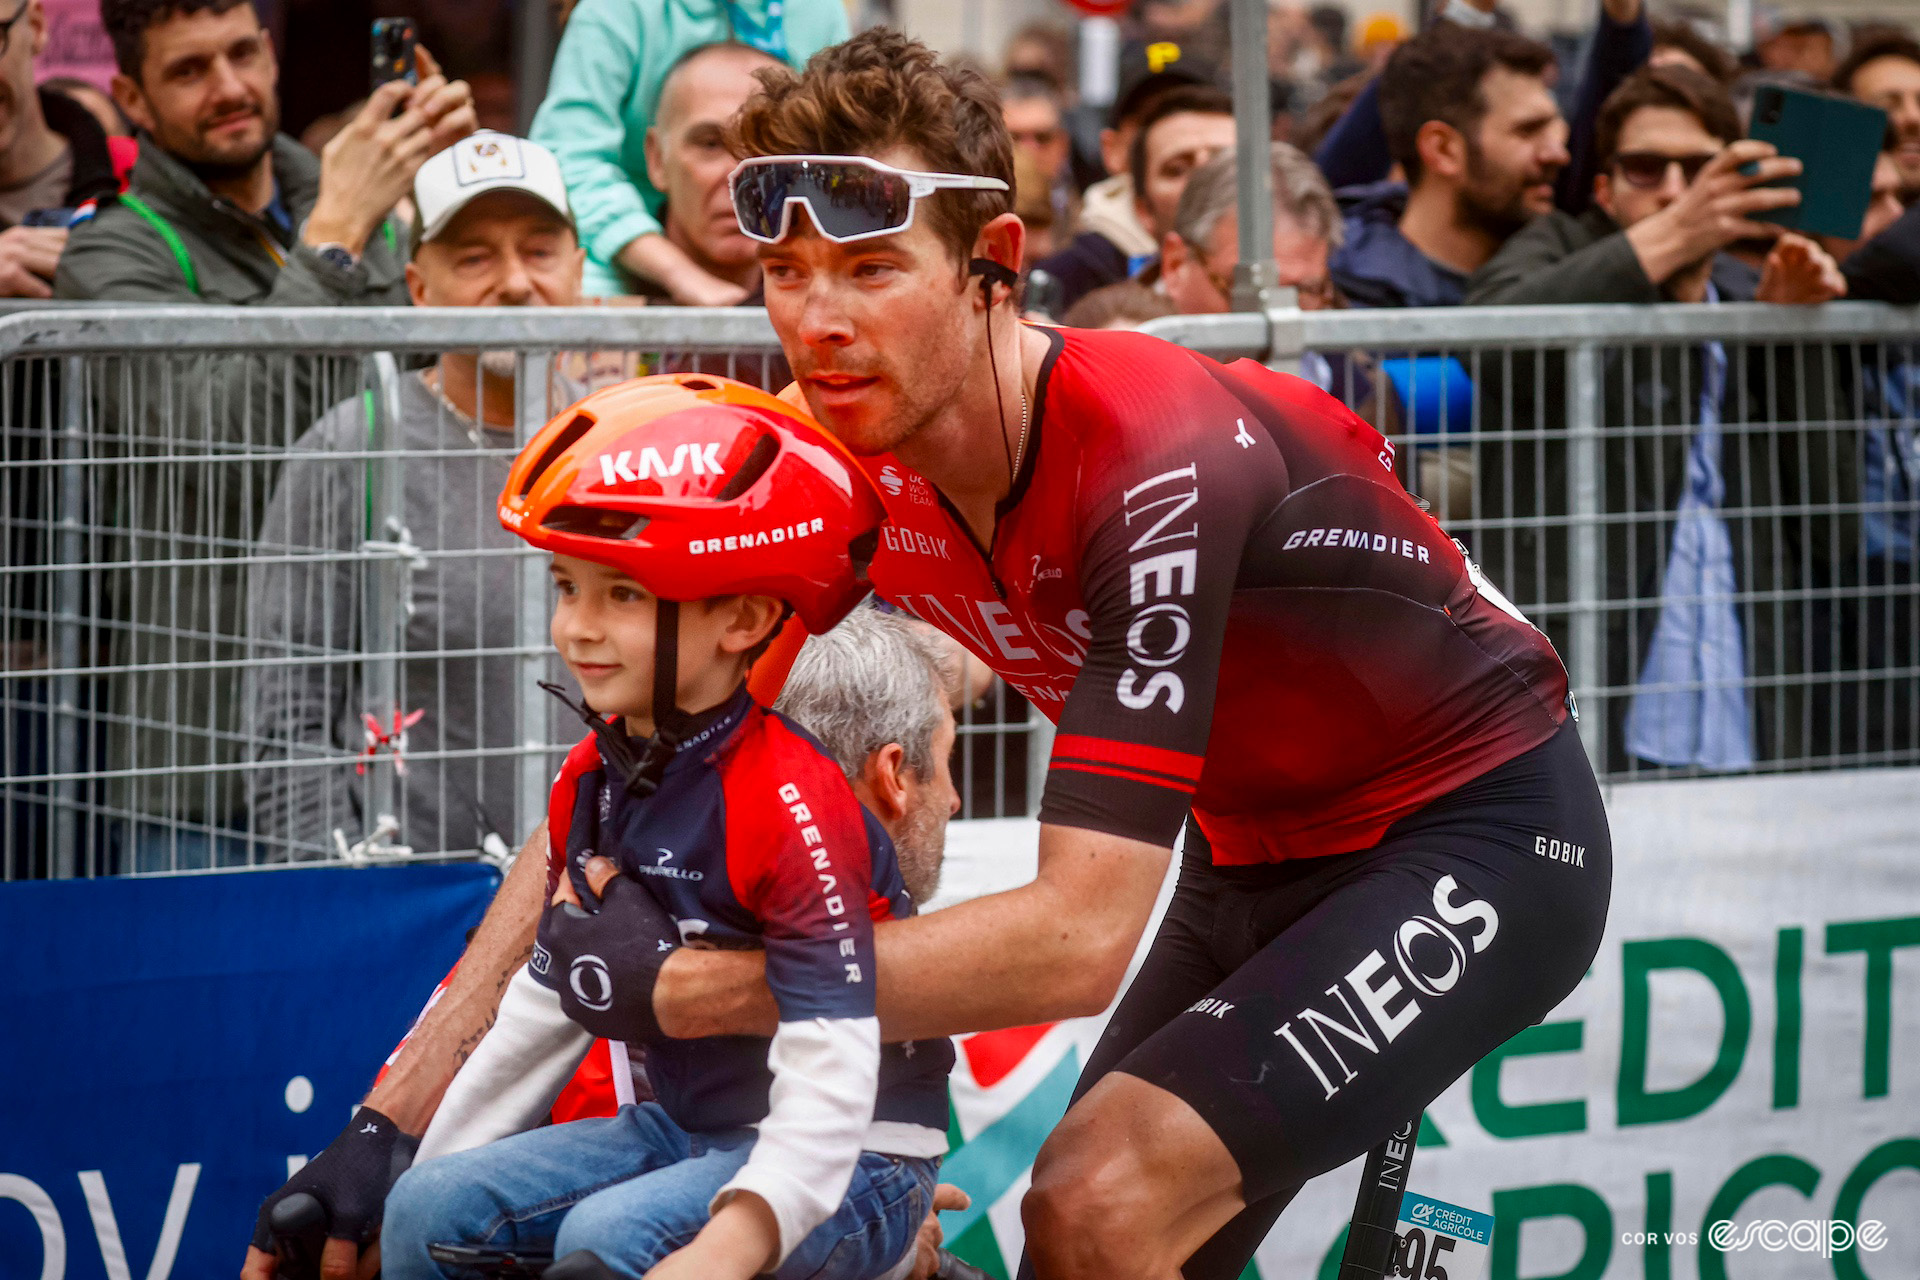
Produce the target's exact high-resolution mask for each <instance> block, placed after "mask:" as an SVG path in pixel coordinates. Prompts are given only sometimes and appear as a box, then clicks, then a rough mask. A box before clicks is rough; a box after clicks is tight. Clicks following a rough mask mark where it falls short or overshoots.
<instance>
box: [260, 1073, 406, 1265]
mask: <svg viewBox="0 0 1920 1280" xmlns="http://www.w3.org/2000/svg"><path fill="white" fill-rule="evenodd" d="M419 1146H420V1139H418V1138H415V1137H411V1136H409V1135H407V1134H404V1133H402V1132H400V1126H398V1125H396V1124H395V1123H394V1122H393V1121H391V1120H389V1119H387V1118H386V1117H385V1116H383V1115H381V1114H380V1113H379V1112H378V1111H375V1110H374V1109H373V1108H372V1107H361V1108H360V1109H359V1110H358V1111H356V1112H354V1113H353V1119H351V1120H349V1121H348V1122H347V1127H346V1128H344V1129H342V1130H341V1131H340V1136H339V1137H337V1138H335V1139H334V1140H333V1141H332V1142H331V1143H329V1144H327V1149H326V1150H325V1151H322V1152H321V1153H320V1154H319V1155H317V1156H315V1157H314V1158H313V1159H312V1160H309V1161H308V1162H307V1163H306V1165H305V1166H304V1167H303V1168H302V1169H301V1170H300V1172H298V1173H296V1174H294V1175H293V1176H292V1177H291V1178H288V1179H287V1184H286V1185H285V1186H283V1187H281V1188H280V1189H279V1190H278V1191H276V1192H274V1193H273V1194H272V1195H270V1196H268V1197H267V1199H266V1202H265V1203H264V1204H262V1205H261V1206H260V1217H259V1218H258V1219H257V1220H256V1222H255V1224H254V1228H253V1247H254V1248H256V1249H263V1250H266V1251H267V1252H269V1253H270V1252H272V1251H273V1231H272V1230H271V1228H270V1227H269V1226H268V1222H267V1219H268V1216H269V1215H270V1214H272V1212H273V1207H274V1206H275V1205H277V1204H279V1203H280V1202H281V1201H282V1200H284V1199H286V1198H287V1197H288V1196H291V1195H296V1194H298V1193H300V1192H305V1193H306V1194H308V1195H310V1196H312V1197H314V1198H315V1199H316V1200H318V1201H320V1203H321V1205H322V1207H324V1208H325V1209H326V1211H327V1235H328V1236H329V1237H330V1238H332V1239H335V1240H351V1241H353V1242H354V1243H355V1244H365V1243H366V1242H367V1241H368V1240H370V1239H372V1238H373V1234H374V1233H375V1232H376V1231H378V1230H379V1229H380V1218H381V1215H382V1213H383V1212H384V1211H385V1209H386V1204H387V1192H388V1191H390V1190H392V1188H393V1184H394V1183H395V1182H397V1181H398V1180H399V1178H400V1175H401V1174H403V1173H405V1172H406V1171H407V1166H408V1165H410V1164H412V1163H413V1153H414V1152H415V1151H416V1150H417V1149H418V1148H419Z"/></svg>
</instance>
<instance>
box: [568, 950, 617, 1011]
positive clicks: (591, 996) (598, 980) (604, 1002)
mask: <svg viewBox="0 0 1920 1280" xmlns="http://www.w3.org/2000/svg"><path fill="white" fill-rule="evenodd" d="M567 985H568V986H570V987H572V988H573V996H574V999H576V1000H578V1001H579V1002H580V1003H581V1004H582V1005H584V1006H585V1007H587V1008H589V1009H591V1010H593V1011H594V1012H595V1013H605V1012H606V1011H607V1010H608V1009H611V1008H612V1007H613V978H612V976H611V975H609V974H608V973H607V962H606V961H605V960H602V959H601V958H600V957H599V956H581V957H580V958H579V959H577V960H575V961H574V962H573V968H572V969H570V970H568V971H567Z"/></svg>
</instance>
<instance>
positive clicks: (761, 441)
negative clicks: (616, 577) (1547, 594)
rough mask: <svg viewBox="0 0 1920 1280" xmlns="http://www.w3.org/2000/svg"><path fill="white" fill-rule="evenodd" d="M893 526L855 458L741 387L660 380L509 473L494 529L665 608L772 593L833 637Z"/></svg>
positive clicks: (572, 411)
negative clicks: (629, 585) (586, 564)
mask: <svg viewBox="0 0 1920 1280" xmlns="http://www.w3.org/2000/svg"><path fill="white" fill-rule="evenodd" d="M885 518H886V508H885V507H884V506H882V505H881V501H880V494H879V492H878V491H877V490H876V489H875V488H874V486H873V481H872V480H871V479H869V478H868V476H867V473H866V472H865V471H864V470H863V469H862V468H861V467H860V465H859V464H858V463H857V462H855V461H854V459H853V455H852V454H850V453H848V452H847V450H846V447H845V446H844V445H842V444H841V443H840V442H839V441H838V440H835V439H834V438H833V437H832V436H831V435H830V434H828V433H827V432H826V431H825V430H823V429H822V428H821V427H820V426H818V425H817V424H816V423H815V422H814V421H813V420H812V419H811V418H808V417H807V416H806V415H805V414H803V413H801V412H800V411H799V410H797V409H795V408H794V407H793V406H792V405H789V404H787V403H786V402H785V401H783V400H780V399H777V398H775V397H774V396H771V395H768V394H767V393H766V392H764V391H761V390H759V389H758V388H755V387H750V386H747V385H746V384H745V383H741V382H735V381H733V380H732V379H731V378H720V377H712V376H709V375H707V374H699V373H672V374H656V375H654V376H652V377H647V378H636V379H634V380H633V381H631V382H623V383H621V384H620V385H619V386H614V387H608V388H606V389H605V390H603V391H596V392H594V393H593V394H592V395H590V396H588V397H587V398H586V399H584V400H582V401H580V402H579V403H578V404H575V405H574V406H573V407H572V408H569V409H567V410H566V411H565V412H564V413H562V414H560V416H559V417H557V418H555V419H554V420H553V421H552V422H549V423H548V424H547V425H546V426H545V427H543V428H541V430H540V433H539V434H538V435H536V436H534V438H533V440H532V441H531V442H530V443H529V444H528V445H527V447H526V448H525V449H523V450H521V451H520V456H519V457H518V458H515V459H514V461H513V469H512V471H511V472H510V473H509V474H508V476H507V487H506V490H505V491H504V492H503V493H502V494H501V495H500V522H501V523H502V524H504V525H505V526H506V527H507V528H508V529H509V530H511V531H512V532H514V533H517V534H519V535H520V536H521V537H522V538H525V539H526V540H527V541H528V542H530V543H532V544H533V545H534V546H536V547H539V548H541V549H542V550H545V551H555V552H560V553H561V554H564V555H570V556H579V557H580V558H581V559H583V560H592V561H595V562H597V563H600V564H605V565H610V566H612V567H613V568H616V569H619V570H620V571H621V572H622V573H625V574H627V575H628V576H629V577H631V578H633V579H634V581H636V582H638V583H640V584H641V585H642V586H644V587H645V588H646V589H647V590H648V591H651V592H652V593H653V594H655V595H657V596H659V597H660V598H661V599H663V600H674V601H688V600H700V599H705V598H707V597H710V596H726V595H769V596H774V597H776V598H778V599H780V600H784V601H785V602H786V603H787V604H789V605H791V606H792V607H793V610H794V612H796V613H798V614H799V615H800V618H801V620H802V621H803V622H805V623H806V625H807V629H808V630H809V631H812V632H814V633H816V634H817V633H819V632H822V631H825V630H827V629H829V628H831V627H832V626H833V625H834V624H835V623H837V622H839V621H840V619H842V618H844V617H846V615H847V613H848V612H849V611H850V610H851V609H852V608H853V607H854V606H855V605H856V604H858V603H859V602H860V600H861V599H862V598H863V597H864V596H865V595H866V594H867V592H868V590H869V589H870V588H869V585H868V582H867V576H866V569H867V563H868V561H870V560H871V559H872V556H873V549H874V544H875V543H876V541H877V540H878V534H877V532H876V531H877V530H878V529H879V527H880V522H881V521H882V520H884V519H885Z"/></svg>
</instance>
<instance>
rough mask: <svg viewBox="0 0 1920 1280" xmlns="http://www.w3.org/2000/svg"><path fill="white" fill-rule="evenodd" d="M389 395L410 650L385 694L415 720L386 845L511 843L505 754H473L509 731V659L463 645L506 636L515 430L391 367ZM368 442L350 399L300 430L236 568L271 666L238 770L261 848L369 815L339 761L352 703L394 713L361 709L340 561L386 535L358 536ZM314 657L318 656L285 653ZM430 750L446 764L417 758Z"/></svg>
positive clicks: (359, 404)
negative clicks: (460, 407) (393, 382)
mask: <svg viewBox="0 0 1920 1280" xmlns="http://www.w3.org/2000/svg"><path fill="white" fill-rule="evenodd" d="M399 399H400V420H399V424H398V433H397V434H398V438H397V440H394V441H388V442H381V445H380V447H381V448H382V449H383V450H384V449H395V448H397V449H399V450H401V451H403V454H404V456H403V458H402V460H401V462H400V469H401V491H402V494H403V497H402V500H401V503H400V508H399V509H400V511H401V513H402V516H403V519H404V520H405V522H406V526H407V531H408V533H409V534H410V535H411V541H412V542H413V544H414V545H415V546H416V547H418V548H419V550H420V553H421V557H420V559H419V560H416V561H415V562H414V567H413V568H411V569H409V570H404V571H403V574H402V577H403V580H404V582H405V584H406V587H405V596H404V601H403V602H402V607H404V608H405V609H406V611H407V612H406V614H405V618H406V623H405V630H406V637H405V648H406V651H407V653H408V654H409V655H417V656H409V657H406V658H404V659H403V660H402V661H401V662H400V664H399V675H398V680H399V697H398V701H399V704H400V709H401V710H402V711H406V712H411V711H416V710H417V711H424V712H425V715H424V716H422V717H421V719H420V720H419V721H418V722H417V723H416V724H414V725H413V726H412V727H411V728H410V729H408V730H407V744H406V753H405V758H406V761H407V763H406V775H405V777H404V778H402V779H400V781H399V786H398V788H397V790H396V798H397V799H398V801H399V812H398V813H397V814H396V816H397V817H398V818H399V819H400V824H401V826H400V835H399V837H398V839H399V841H400V842H401V843H404V844H408V845H411V846H412V847H413V848H414V850H415V851H416V852H428V851H442V850H470V849H474V848H476V847H478V845H479V841H480V839H481V836H482V833H483V831H485V830H491V831H494V832H497V833H498V834H499V835H501V836H502V837H503V838H504V839H505V840H506V841H507V842H508V843H509V844H510V845H517V844H518V842H519V840H520V838H521V837H523V836H524V835H525V834H526V831H525V829H524V828H525V827H526V826H528V825H530V824H531V822H532V820H534V819H537V818H538V817H539V816H540V815H539V814H530V815H522V814H520V813H518V812H516V809H515V804H514V780H515V776H516V768H517V763H516V761H515V759H514V758H513V757H512V756H508V755H498V756H492V757H482V756H476V755H475V754H474V753H475V752H476V751H477V750H484V749H487V748H506V747H511V746H513V745H514V744H515V742H516V741H518V734H517V733H516V726H515V707H516V703H517V691H518V689H519V681H520V669H519V667H518V663H517V660H516V659H515V658H513V657H511V656H507V655H505V654H504V653H503V654H500V655H498V656H487V657H480V656H471V655H473V654H474V653H475V651H477V650H481V649H490V650H505V649H507V648H509V647H511V646H512V645H513V643H514V616H515V612H516V610H517V608H518V601H519V585H518V578H517V569H518V564H519V556H518V555H516V554H515V553H516V552H521V551H524V550H525V547H524V544H522V543H521V542H520V541H519V539H517V538H515V537H514V536H513V535H512V534H509V533H508V532H507V531H506V530H504V529H503V528H501V527H500V522H499V520H498V519H497V518H496V517H495V514H494V511H495V505H496V503H497V502H498V500H499V496H500V490H501V488H502V487H503V486H504V485H505V484H506V479H507V469H508V466H509V464H510V463H511V462H512V459H513V454H514V441H513V433H512V431H511V430H509V429H496V428H493V427H476V426H475V425H474V424H473V423H472V422H471V421H470V420H468V419H466V418H465V417H463V416H461V415H460V414H458V413H457V412H456V411H455V410H454V409H453V407H452V406H451V405H450V404H448V403H447V402H446V401H445V400H444V399H442V398H441V397H440V396H439V395H438V394H436V393H435V392H434V390H433V389H432V388H430V387H428V386H427V385H426V383H425V382H424V381H423V376H422V375H420V374H412V373H409V374H403V375H402V376H401V386H400V396H399ZM368 447H369V430H368V423H367V413H366V403H365V398H364V397H355V398H354V399H351V400H346V401H343V402H341V403H340V404H338V405H335V406H334V407H333V408H332V409H331V410H329V411H328V413H327V414H326V416H325V417H323V418H321V419H320V421H319V422H317V423H315V424H314V426H313V428H312V429H311V430H309V431H308V432H307V433H306V434H305V435H303V436H302V437H301V438H300V440H299V441H298V443H297V444H296V445H295V449H294V455H293V457H292V458H291V459H290V460H289V461H288V462H287V464H286V467H285V469H284V470H283V472H282V474H281V477H280V482H279V484H278V485H276V486H275V488H274V492H273V496H272V498H271V500H270V501H269V502H268V504H267V511H266V518H265V520H264V522H263V525H262V528H261V535H260V547H259V550H260V552H261V554H262V556H263V557H264V559H262V560H261V561H258V562H256V563H254V564H253V565H252V566H251V567H250V569H249V572H248V581H247V620H248V635H249V638H250V639H251V640H252V641H253V642H254V644H255V645H256V646H257V648H256V650H255V653H256V655H257V656H258V657H259V658H262V659H266V660H267V661H266V662H265V663H264V664H262V665H260V666H258V667H256V668H254V669H253V670H252V672H251V673H250V676H249V679H248V681H247V695H246V709H247V720H248V723H249V724H251V725H252V726H253V730H254V734H255V735H256V736H255V743H256V745H255V747H254V758H255V759H256V760H257V761H259V762H260V764H261V766H262V767H260V768H256V769H254V770H251V771H250V772H249V783H248V801H249V808H250V810H251V818H252V828H253V831H254V833H255V835H256V836H259V837H261V838H263V839H264V840H265V841H267V842H268V844H267V847H266V848H265V849H263V850H262V856H263V857H264V858H266V859H269V860H277V859H280V858H285V857H288V856H291V857H293V858H296V859H297V858H301V857H303V856H313V855H314V854H316V853H318V852H320V851H321V850H323V849H325V848H326V847H327V846H328V844H329V843H330V842H331V832H332V831H333V829H334V828H336V827H339V828H343V829H344V830H345V831H346V833H347V837H348V839H349V840H353V839H356V838H358V836H359V835H361V834H364V832H365V831H366V830H367V829H369V828H371V826H372V825H373V821H374V818H375V817H376V815H373V814H370V813H368V812H366V801H367V791H366V784H367V779H366V777H364V776H362V775H360V774H358V773H356V771H355V767H354V764H353V762H352V755H353V753H357V752H359V751H360V750H361V749H362V748H363V747H364V745H365V741H366V738H365V728H364V722H363V720H362V718H361V717H362V715H363V714H365V713H371V714H373V715H375V716H376V718H377V719H378V720H379V721H380V724H381V726H382V728H383V729H387V730H391V728H392V721H393V714H394V710H395V708H393V707H391V706H388V707H374V706H371V705H369V704H368V701H367V699H366V697H365V696H364V694H363V690H364V689H365V687H366V675H367V667H366V663H365V662H364V661H363V660H362V659H360V658H358V657H357V656H354V655H355V654H357V652H359V651H360V650H361V649H363V648H364V647H366V646H365V645H364V643H363V631H364V626H365V610H364V607H363V604H362V602H363V600H364V598H365V592H366V590H367V587H368V583H369V574H370V573H372V572H373V565H372V563H371V562H370V561H368V560H366V559H349V558H343V557H346V556H348V555H349V554H350V553H353V552H356V551H358V550H359V549H360V548H361V546H362V544H363V543H364V542H365V540H366V539H367V538H369V537H373V538H385V537H386V535H384V534H382V533H380V532H379V531H377V530H374V531H372V532H369V530H370V527H371V525H372V524H373V522H374V521H376V520H377V517H376V516H375V515H374V514H373V513H371V512H370V510H369V506H368V466H369V462H368V458H367V451H368ZM322 555H325V556H329V557H334V558H331V559H320V558H319V557H320V556H322ZM274 557H284V558H282V559H279V560H277V561H276V560H275V559H273V558H274ZM423 564H424V567H422V565H423ZM440 654H448V655H452V656H445V657H442V656H437V655H440ZM462 655H468V656H462ZM311 658H330V659H332V660H328V661H320V662H301V661H299V660H300V659H311ZM274 659H281V660H282V661H280V662H275V661H274ZM286 660H292V661H286ZM544 728H545V726H544V725H543V726H541V728H540V729H538V730H536V732H543V731H544ZM437 752H446V753H450V754H451V755H452V756H453V758H451V759H447V760H444V761H442V760H432V759H428V758H426V757H427V756H428V755H430V754H431V753H437ZM329 759H330V760H332V761H333V763H331V764H318V765H316V764H312V763H308V764H302V763H301V762H302V761H322V760H329Z"/></svg>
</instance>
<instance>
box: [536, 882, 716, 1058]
mask: <svg viewBox="0 0 1920 1280" xmlns="http://www.w3.org/2000/svg"><path fill="white" fill-rule="evenodd" d="M581 870H582V871H583V872H584V874H585V878H586V882H587V890H588V892H589V894H591V895H592V898H593V901H591V902H582V901H581V900H580V896H579V893H578V891H577V889H576V888H575V886H574V884H573V877H572V875H570V874H569V875H563V876H561V877H560V883H559V886H558V887H557V888H556V889H555V890H554V894H553V901H552V903H551V904H550V905H549V906H548V907H547V910H546V913H545V914H544V915H543V916H541V918H540V932H539V945H538V947H537V948H536V950H535V954H534V966H533V975H534V978H535V979H536V980H537V981H539V982H540V983H542V984H543V985H545V986H547V987H549V988H551V989H552V990H553V991H554V992H555V993H556V994H557V995H558V996H559V997H560V1007H561V1008H562V1009H563V1010H565V1011H566V1015H567V1017H568V1018H570V1019H572V1021H573V1023H574V1025H576V1026H578V1027H580V1028H582V1029H583V1030H586V1031H590V1032H592V1033H593V1034H594V1035H596V1036H598V1037H600V1038H601V1039H603V1040H630V1041H635V1042H637V1043H641V1044H645V1043H647V1042H648V1041H653V1040H659V1039H662V1038H663V1036H662V1033H661V1031H660V1024H659V1023H658V1022H657V1021H656V1019H655V1014H654V1009H653V988H654V984H655V982H656V981H657V980H658V978H659V975H660V966H661V965H662V964H664V963H665V962H666V960H667V958H668V957H669V956H671V955H673V954H674V952H676V951H678V950H679V948H680V929H679V926H678V925H677V924H675V923H674V919H673V917H672V915H670V914H669V913H668V912H667V910H666V908H665V907H662V906H661V905H660V903H659V902H658V900H656V899H655V898H654V896H653V894H652V892H651V891H650V890H649V889H648V888H647V886H645V885H644V884H641V883H640V882H639V881H638V880H636V879H633V878H632V877H630V876H623V875H619V874H616V869H615V867H614V864H613V863H612V862H610V861H608V860H607V859H606V858H599V857H595V858H590V859H588V860H587V863H586V865H585V866H584V867H582V868H581ZM542 951H544V953H545V954H544V956H542V954H541V952H542ZM589 962H590V963H589ZM576 963H582V964H584V965H585V967H584V968H583V970H582V971H581V972H580V973H577V974H576V973H575V972H574V969H575V965H576ZM582 984H585V985H584V986H583V985H582ZM588 999H591V1000H593V1001H594V1003H593V1004H588V1003H586V1001H587V1000H588Z"/></svg>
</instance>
